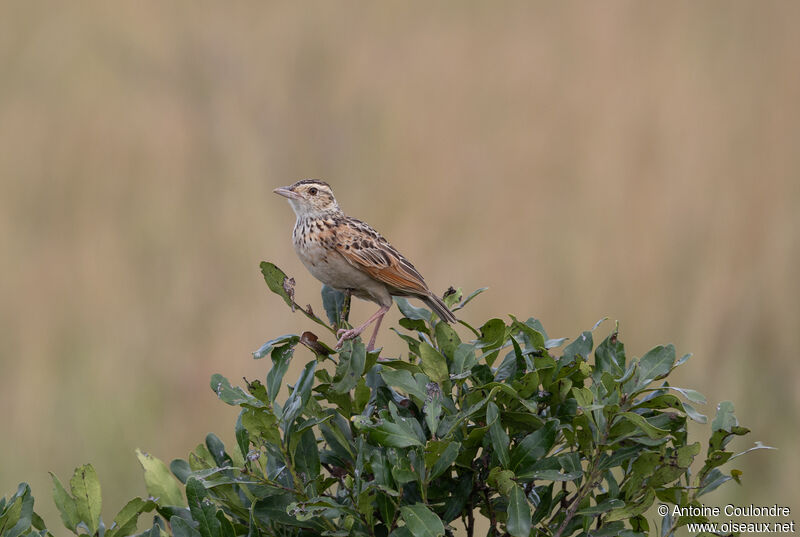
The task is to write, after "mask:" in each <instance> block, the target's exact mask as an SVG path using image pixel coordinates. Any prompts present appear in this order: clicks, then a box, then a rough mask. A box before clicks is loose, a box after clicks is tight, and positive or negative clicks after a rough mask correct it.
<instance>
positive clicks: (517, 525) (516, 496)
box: [506, 485, 531, 537]
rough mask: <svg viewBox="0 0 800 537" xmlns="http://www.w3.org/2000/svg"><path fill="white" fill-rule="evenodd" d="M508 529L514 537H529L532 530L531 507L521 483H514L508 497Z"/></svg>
mask: <svg viewBox="0 0 800 537" xmlns="http://www.w3.org/2000/svg"><path fill="white" fill-rule="evenodd" d="M506 531H508V533H510V534H511V535H513V536H514V537H528V535H529V534H530V532H531V507H530V505H528V501H527V500H526V499H525V493H524V492H522V489H521V488H520V487H519V485H514V487H513V488H512V489H511V496H510V497H509V498H508V520H507V521H506Z"/></svg>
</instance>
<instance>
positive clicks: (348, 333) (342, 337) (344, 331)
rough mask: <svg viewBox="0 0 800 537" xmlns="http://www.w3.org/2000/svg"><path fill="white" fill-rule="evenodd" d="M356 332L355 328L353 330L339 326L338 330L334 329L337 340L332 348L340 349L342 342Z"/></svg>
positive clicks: (353, 335)
mask: <svg viewBox="0 0 800 537" xmlns="http://www.w3.org/2000/svg"><path fill="white" fill-rule="evenodd" d="M358 334H359V332H358V331H357V330H353V329H350V330H347V329H345V328H340V329H339V330H337V331H336V335H337V336H339V341H337V342H336V347H334V348H335V349H336V350H339V349H341V348H342V344H343V343H344V342H345V340H348V339H353V338H354V337H356V336H357V335H358Z"/></svg>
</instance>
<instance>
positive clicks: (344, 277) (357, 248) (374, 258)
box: [273, 179, 457, 352]
mask: <svg viewBox="0 0 800 537" xmlns="http://www.w3.org/2000/svg"><path fill="white" fill-rule="evenodd" d="M273 192H274V193H275V194H278V195H280V196H283V197H285V198H287V199H288V201H289V205H291V207H292V209H293V210H294V213H295V215H296V216H297V219H296V220H295V224H294V229H293V230H292V242H293V244H294V249H295V252H296V253H297V256H298V257H299V258H300V261H301V262H302V263H303V265H305V267H306V268H307V269H308V271H309V272H310V273H311V274H312V275H313V276H314V277H315V278H317V279H318V280H319V281H321V282H322V283H324V284H326V285H328V286H330V287H333V288H334V289H337V290H339V291H342V292H350V293H351V294H352V295H354V296H356V297H358V298H360V299H363V300H367V301H370V302H374V303H376V304H378V306H379V309H378V311H377V312H375V313H374V314H373V315H372V316H371V317H369V318H368V319H367V320H366V321H365V322H364V323H363V324H361V325H360V326H358V327H356V328H350V329H340V330H338V331H337V333H336V336H337V337H338V338H339V340H338V341H337V342H336V349H340V348H341V347H342V344H343V343H344V341H346V340H348V339H354V338H355V337H357V336H359V335H361V333H362V332H363V331H364V330H365V329H366V328H367V327H368V326H369V325H370V324H372V323H375V328H374V330H373V332H372V337H371V338H370V340H369V344H368V345H367V348H366V349H367V351H368V352H369V351H372V350H373V348H374V346H375V338H376V337H377V335H378V329H379V328H380V326H381V321H382V320H383V316H384V315H386V312H388V311H389V309H391V307H392V297H395V296H397V297H413V298H418V299H420V300H422V302H424V303H425V304H426V305H427V306H428V307H429V308H430V309H431V310H433V311H434V312H435V313H436V315H438V316H439V318H440V319H441V320H443V321H445V322H447V323H455V322H456V321H457V319H456V317H455V315H453V312H451V311H450V309H448V307H447V305H446V304H445V303H444V301H442V299H441V298H439V297H438V296H436V295H435V294H434V293H433V292H431V290H430V289H428V285H427V284H426V283H425V280H424V279H423V278H422V275H421V274H420V273H419V271H418V270H417V269H416V268H414V265H412V264H411V263H410V262H409V261H408V260H407V259H406V258H405V257H403V255H402V254H400V252H398V251H397V250H395V249H394V248H393V247H392V245H391V244H389V241H387V240H386V239H385V238H383V236H382V235H381V234H380V233H378V232H377V231H375V230H374V229H373V228H372V227H370V226H369V225H368V224H366V223H364V222H362V221H361V220H357V219H355V218H353V217H350V216H347V215H346V214H345V213H344V212H343V211H342V209H341V208H339V203H338V202H337V201H336V198H335V197H334V195H333V190H332V189H331V187H330V185H329V184H328V183H326V182H324V181H318V180H316V179H303V180H301V181H297V182H296V183H294V184H292V185H290V186H283V187H280V188H276V189H275V190H273Z"/></svg>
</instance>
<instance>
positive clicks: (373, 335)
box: [367, 310, 388, 352]
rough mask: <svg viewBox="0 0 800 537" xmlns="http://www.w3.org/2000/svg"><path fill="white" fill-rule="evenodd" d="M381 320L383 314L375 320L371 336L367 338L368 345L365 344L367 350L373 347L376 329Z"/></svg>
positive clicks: (376, 333)
mask: <svg viewBox="0 0 800 537" xmlns="http://www.w3.org/2000/svg"><path fill="white" fill-rule="evenodd" d="M387 311H388V310H387ZM382 320H383V315H381V316H380V317H378V319H377V320H376V321H375V330H373V331H372V337H371V338H369V345H367V352H371V351H372V349H374V348H375V338H376V337H378V329H379V328H380V327H381V321H382Z"/></svg>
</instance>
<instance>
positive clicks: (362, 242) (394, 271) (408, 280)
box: [336, 218, 430, 295]
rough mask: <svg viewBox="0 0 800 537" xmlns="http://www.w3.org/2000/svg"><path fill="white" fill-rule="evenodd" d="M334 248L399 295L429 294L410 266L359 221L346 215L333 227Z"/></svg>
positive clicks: (420, 277)
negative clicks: (343, 221)
mask: <svg viewBox="0 0 800 537" xmlns="http://www.w3.org/2000/svg"><path fill="white" fill-rule="evenodd" d="M336 250H337V251H338V252H339V253H340V254H342V256H343V257H344V258H345V259H346V260H347V261H348V262H349V263H350V264H351V265H353V266H355V267H357V268H359V269H361V270H363V271H365V272H366V273H368V274H369V275H370V276H372V277H373V278H375V279H376V280H378V281H381V282H383V283H385V284H387V285H389V286H390V287H394V288H395V289H396V290H397V291H399V292H401V293H403V294H406V293H407V294H410V295H428V294H430V291H429V290H428V286H427V285H425V280H423V279H422V276H421V275H420V273H419V272H417V269H415V268H414V265H412V264H411V263H409V262H408V260H406V258H404V257H403V256H402V255H401V254H400V252H398V251H397V250H395V249H394V248H392V246H391V245H390V244H389V243H388V242H387V240H386V239H384V238H383V237H382V236H381V235H380V234H379V233H378V232H377V231H375V230H374V229H372V228H371V227H370V226H369V225H367V224H365V223H364V222H362V221H360V220H356V219H355V218H348V219H347V221H346V222H345V224H344V225H340V226H338V227H337V229H336Z"/></svg>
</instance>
